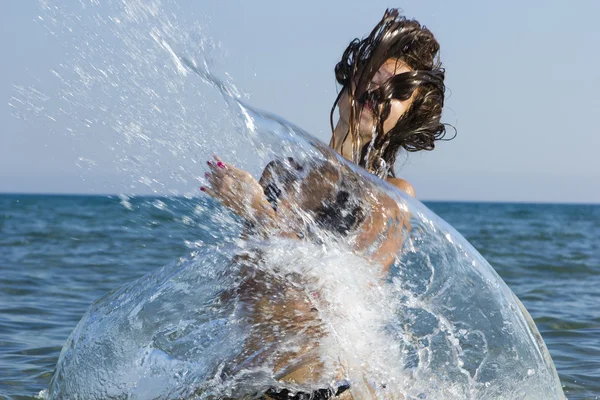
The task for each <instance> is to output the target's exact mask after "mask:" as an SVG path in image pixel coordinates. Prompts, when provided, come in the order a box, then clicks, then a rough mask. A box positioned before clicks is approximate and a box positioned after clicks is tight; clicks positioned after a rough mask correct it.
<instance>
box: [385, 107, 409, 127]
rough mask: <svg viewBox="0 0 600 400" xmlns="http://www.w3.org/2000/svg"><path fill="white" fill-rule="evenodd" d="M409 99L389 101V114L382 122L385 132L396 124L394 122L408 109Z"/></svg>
mask: <svg viewBox="0 0 600 400" xmlns="http://www.w3.org/2000/svg"><path fill="white" fill-rule="evenodd" d="M410 103H411V99H408V100H404V101H400V100H392V101H391V102H390V115H389V116H388V117H387V119H386V120H385V122H384V123H383V128H384V130H385V131H386V132H387V131H389V130H390V129H392V128H393V127H394V126H396V123H397V122H398V120H399V119H400V117H401V116H402V115H403V114H404V113H405V112H406V110H408V108H409V107H410Z"/></svg>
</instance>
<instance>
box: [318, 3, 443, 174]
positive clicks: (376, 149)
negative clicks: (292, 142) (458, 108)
mask: <svg viewBox="0 0 600 400" xmlns="http://www.w3.org/2000/svg"><path fill="white" fill-rule="evenodd" d="M439 49H440V46H439V44H438V42H437V40H436V39H435V37H434V36H433V34H432V33H431V32H430V31H429V29H427V28H425V27H424V26H421V24H420V23H419V22H417V21H415V20H409V19H406V18H405V17H404V16H401V15H400V13H399V11H398V10H397V9H388V10H386V12H385V14H384V15H383V18H382V19H381V21H380V22H379V23H378V24H377V26H375V28H374V29H373V31H372V32H371V33H370V34H369V36H367V37H366V38H364V39H362V40H359V39H354V40H353V41H352V42H350V44H349V45H348V47H347V48H346V50H345V51H344V54H343V55H342V59H341V61H340V62H339V63H338V64H337V65H336V66H335V77H336V80H337V81H338V83H340V84H341V85H342V90H340V93H339V94H338V97H337V98H336V100H335V102H334V104H333V107H332V109H331V113H330V122H331V129H332V132H333V131H334V126H333V114H334V111H335V108H336V107H337V105H338V103H339V101H340V98H341V96H342V94H343V93H344V92H347V94H348V97H349V100H350V121H349V130H348V133H347V134H346V136H345V137H344V139H343V142H345V141H346V140H348V139H350V140H352V152H353V161H354V162H355V163H357V164H358V165H360V166H362V167H364V168H365V169H367V170H368V171H369V172H372V173H374V174H376V175H378V176H380V177H382V178H383V177H386V176H394V171H393V166H394V163H395V161H396V156H397V154H398V152H399V151H400V149H402V148H403V149H405V150H407V151H410V152H414V151H419V150H432V149H433V148H434V142H435V141H436V140H439V139H442V138H443V137H444V135H445V134H446V127H445V125H444V124H442V123H440V117H441V114H442V107H443V106H444V92H445V85H444V69H443V68H442V65H441V63H440V61H439ZM389 59H395V60H397V62H398V63H400V64H401V63H404V64H406V65H407V66H408V67H409V68H410V69H411V71H409V72H405V73H400V74H398V75H395V76H393V77H391V78H390V79H389V80H388V81H386V82H385V83H383V84H381V85H380V86H379V87H378V88H377V89H374V90H369V83H370V82H371V80H372V79H373V76H374V75H375V73H376V72H377V71H378V70H379V68H380V67H381V66H382V65H383V64H384V63H385V62H386V61H387V60H389ZM413 93H414V97H413V102H412V104H411V106H410V108H409V109H408V110H407V111H406V112H405V113H404V114H403V115H402V116H401V117H400V119H399V120H398V122H397V123H396V125H395V126H394V127H393V128H392V129H391V130H390V131H389V132H387V133H385V134H384V131H383V122H384V121H385V120H386V118H387V117H388V115H389V113H390V101H391V100H392V99H397V100H408V99H409V98H410V97H411V96H413ZM366 101H369V102H370V103H371V104H372V105H373V107H372V108H373V114H374V121H375V132H374V135H373V136H374V137H373V139H372V140H371V141H370V142H369V143H361V138H360V135H359V123H360V113H361V112H362V110H363V104H364V103H365V102H366Z"/></svg>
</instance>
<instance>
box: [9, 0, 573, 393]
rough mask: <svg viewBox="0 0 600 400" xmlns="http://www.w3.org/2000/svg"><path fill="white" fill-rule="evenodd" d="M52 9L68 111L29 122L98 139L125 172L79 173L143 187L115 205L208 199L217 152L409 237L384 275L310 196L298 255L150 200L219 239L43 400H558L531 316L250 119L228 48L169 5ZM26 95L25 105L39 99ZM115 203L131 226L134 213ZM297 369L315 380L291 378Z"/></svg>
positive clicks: (454, 249) (432, 222) (489, 276)
mask: <svg viewBox="0 0 600 400" xmlns="http://www.w3.org/2000/svg"><path fill="white" fill-rule="evenodd" d="M43 7H44V16H45V20H47V21H48V22H47V23H48V25H47V26H48V28H49V30H50V31H51V32H52V33H53V34H57V35H66V36H67V37H69V38H71V39H70V40H71V42H70V45H71V46H73V52H72V57H73V58H72V60H71V62H69V63H65V64H64V65H63V66H62V70H61V71H58V70H57V71H55V75H56V77H57V79H59V81H60V82H61V93H60V96H59V99H57V101H56V102H55V103H53V104H52V105H50V104H46V106H45V107H42V108H39V107H38V108H36V110H37V112H39V113H42V114H44V115H46V116H47V117H48V118H50V119H52V120H54V121H62V123H68V126H69V128H68V129H69V130H70V132H73V134H74V135H83V137H87V138H91V136H96V135H100V139H99V142H98V143H99V145H102V146H107V147H109V148H110V149H111V150H112V154H113V155H114V159H109V160H95V159H94V156H93V154H82V155H81V160H85V162H84V161H82V163H84V164H85V165H86V167H85V168H92V169H93V168H95V167H96V166H97V165H99V164H102V163H103V162H104V163H114V165H115V166H116V167H115V169H116V170H118V171H121V172H122V173H124V174H125V175H124V176H125V178H127V179H126V181H127V182H133V183H128V184H126V185H124V188H123V191H129V190H132V189H134V188H139V187H147V188H148V189H149V190H151V191H160V192H167V193H169V192H176V191H177V190H176V188H178V187H185V188H187V191H192V190H193V189H192V188H193V187H194V186H197V184H198V183H201V182H202V180H203V178H201V176H202V173H203V170H202V167H201V165H203V160H205V159H206V158H208V157H209V156H210V154H211V153H212V152H213V151H215V149H216V150H217V151H218V152H219V153H220V154H222V155H223V157H224V158H225V159H226V160H227V161H229V162H232V163H233V164H235V165H237V166H239V167H241V168H244V169H246V170H248V171H250V172H252V173H253V174H255V176H256V175H257V174H258V173H260V171H261V169H262V168H263V167H264V166H265V164H266V163H267V162H269V161H271V160H274V159H279V160H283V161H284V162H285V160H286V159H287V158H288V157H293V159H294V160H295V161H296V162H298V163H300V164H302V165H303V169H302V171H300V172H297V175H298V176H297V178H298V179H299V180H302V179H304V178H306V177H307V176H309V175H310V174H311V173H320V172H321V171H324V170H325V171H329V172H332V173H333V174H337V175H336V176H338V177H342V178H340V179H339V180H337V181H332V182H330V183H331V185H332V186H333V188H334V189H335V190H336V191H338V192H339V191H341V190H342V189H343V190H347V191H349V192H350V193H351V194H352V196H353V197H354V198H355V200H356V201H358V202H363V203H364V204H368V201H369V200H368V199H374V198H381V197H382V196H384V197H385V198H391V199H393V200H394V201H395V202H396V203H397V206H398V208H399V209H400V210H401V214H402V215H403V216H404V217H403V218H404V220H402V221H398V220H394V219H392V218H390V221H389V222H388V231H387V232H385V233H382V237H381V239H382V240H383V239H385V238H386V237H387V236H388V235H397V236H398V240H403V241H404V246H403V247H402V249H401V250H400V251H399V252H398V254H396V257H395V262H394V263H393V265H392V267H391V268H390V270H389V272H387V273H384V271H383V269H382V267H381V266H379V265H378V264H377V263H375V262H373V261H369V259H370V257H371V256H372V255H373V252H374V250H375V249H376V248H377V245H378V244H377V243H376V244H375V245H374V246H371V247H370V248H367V249H365V250H362V251H354V250H352V249H351V247H352V245H353V244H354V243H355V242H356V241H358V240H359V238H357V237H356V235H353V234H350V235H348V236H341V235H340V234H338V233H336V232H335V231H334V230H331V229H325V228H324V227H323V226H322V225H320V224H319V223H317V222H316V218H315V215H314V214H313V213H311V212H310V211H307V210H306V208H305V207H304V206H303V202H302V200H300V199H301V198H302V189H303V188H302V186H301V185H298V186H293V187H292V188H291V189H290V194H289V196H290V199H291V202H290V207H291V209H292V210H293V213H292V214H293V215H292V216H290V221H286V222H288V223H289V226H292V227H294V228H293V229H294V232H295V233H296V234H297V235H298V236H299V237H302V238H304V239H305V240H293V239H285V238H277V237H275V238H270V239H268V240H259V239H252V238H251V239H248V240H242V239H239V237H240V234H241V232H242V229H243V226H242V224H241V222H240V221H239V220H238V219H237V218H235V217H234V216H232V215H231V214H230V213H229V212H227V211H226V210H224V209H222V208H217V211H216V212H215V211H214V209H212V208H209V207H206V206H204V205H203V204H205V203H201V202H199V203H198V204H197V205H196V206H195V208H191V207H188V208H186V209H184V210H183V211H181V210H179V211H175V210H171V209H170V208H169V206H168V205H167V204H166V203H165V202H163V201H161V200H154V201H153V203H152V204H151V206H152V207H154V208H155V209H156V210H157V211H160V212H171V213H177V216H178V218H179V221H180V222H181V224H185V225H190V224H198V225H199V226H201V227H202V228H203V229H206V231H207V234H209V235H210V232H214V231H218V232H219V234H220V235H222V236H223V237H224V239H222V240H216V241H215V242H214V243H203V242H197V241H195V238H193V237H190V238H189V242H188V243H189V247H191V248H192V249H193V252H192V253H191V254H189V255H188V256H187V257H184V258H182V259H181V260H179V261H178V262H174V263H173V264H171V265H168V266H166V267H164V268H161V269H159V270H157V271H154V272H151V273H150V274H148V275H146V276H144V277H143V278H141V279H139V280H137V281H134V282H131V283H127V284H125V285H123V286H122V287H120V288H118V289H116V290H115V291H113V292H110V293H108V294H107V295H105V296H104V297H102V298H101V299H99V300H97V301H96V302H95V303H94V304H93V306H92V307H91V308H90V309H89V310H88V312H87V313H86V314H85V315H84V316H83V318H82V320H81V322H80V323H79V324H78V326H77V328H76V329H75V330H74V331H73V333H72V335H71V336H70V338H69V340H68V342H67V344H66V345H65V346H64V348H63V351H62V353H61V355H60V359H59V361H58V364H57V369H56V372H55V374H54V377H53V379H52V383H51V387H50V389H49V391H48V392H47V393H46V392H44V393H40V396H42V397H47V398H50V399H60V398H85V399H90V400H91V399H106V398H132V399H150V398H165V399H166V398H169V399H170V398H173V399H179V398H206V399H209V398H257V397H259V396H260V395H261V394H262V393H264V392H265V391H267V390H268V389H272V388H287V389H289V390H292V391H303V392H313V391H315V390H318V389H323V388H335V387H338V386H340V385H345V384H349V392H350V393H351V394H352V396H353V397H354V398H356V399H367V398H382V399H384V398H385V399H403V398H406V399H425V398H427V399H516V398H520V399H562V398H563V397H564V396H563V394H562V389H561V388H560V382H559V381H558V377H557V374H556V371H555V369H554V365H553V363H552V360H551V359H550V357H549V355H548V352H547V350H546V347H545V345H544V343H543V341H542V340H541V337H540V336H539V334H538V333H537V329H536V328H535V325H534V324H533V322H532V320H531V318H530V317H529V315H528V313H527V312H526V311H525V309H524V308H523V307H522V305H521V303H520V302H519V301H518V299H517V298H516V297H515V296H514V295H513V294H512V292H511V291H510V290H509V289H508V287H507V286H506V285H505V284H504V282H502V280H501V279H500V278H499V277H498V275H497V274H496V273H495V272H494V271H493V269H492V268H491V267H490V265H489V264H488V263H487V262H486V261H485V260H484V259H483V258H482V257H481V256H480V255H479V254H478V253H477V252H476V251H475V250H474V249H473V248H472V246H470V245H469V244H468V243H467V242H466V241H465V240H464V238H462V237H461V236H460V235H459V234H458V233H457V232H456V231H455V230H454V229H452V228H451V227H450V226H448V225H447V224H446V223H444V222H443V221H442V220H440V219H439V218H438V217H437V216H436V215H435V214H433V213H432V212H431V211H429V210H428V209H427V208H426V207H425V206H423V205H422V204H421V203H419V202H418V201H416V200H413V199H410V198H405V197H404V196H403V195H402V194H401V193H398V192H397V191H396V190H394V189H393V188H391V187H390V186H389V185H387V184H386V183H385V182H382V181H380V180H378V179H377V178H375V177H373V176H370V175H368V174H365V173H364V171H362V170H361V169H359V168H357V167H355V166H353V165H349V164H348V163H346V162H345V161H344V160H342V159H341V158H339V157H338V156H337V155H336V154H334V153H333V152H332V151H331V150H329V149H328V148H327V146H325V145H323V144H322V143H319V142H318V141H317V140H316V139H314V138H312V137H310V136H309V135H307V134H306V133H304V132H302V131H301V130H300V129H298V128H296V127H294V126H292V125H290V124H289V123H287V122H285V121H282V120H281V119H279V118H277V117H275V116H269V115H267V114H265V113H260V112H257V111H255V110H253V109H252V108H250V107H248V106H246V105H245V104H244V103H243V101H242V100H243V99H244V97H245V96H244V95H243V94H241V92H240V91H239V90H238V89H237V88H236V87H235V86H234V85H233V83H232V82H231V79H230V78H228V77H227V75H226V74H222V75H224V76H225V78H223V77H218V76H217V75H220V74H218V73H215V72H213V69H215V67H214V64H215V62H214V61H213V57H214V56H215V54H217V53H218V52H219V51H220V50H219V46H218V44H216V43H214V42H213V41H212V40H211V39H210V37H209V36H208V35H207V34H206V33H205V30H206V28H205V27H204V26H202V25H200V24H198V23H192V22H189V21H186V20H185V19H184V18H183V17H182V16H180V15H177V7H176V5H175V4H172V3H169V4H168V6H167V5H165V4H162V3H161V2H159V1H141V0H135V1H107V2H102V3H100V2H95V1H89V2H85V1H82V2H80V9H77V10H71V9H69V10H67V9H66V8H65V7H64V6H62V5H57V4H54V3H53V2H50V1H47V2H44V5H43ZM92 60H93V61H92ZM217 70H218V68H217ZM20 93H21V95H22V96H23V98H24V99H26V100H27V101H23V103H24V104H25V103H27V104H35V103H36V101H38V100H39V99H41V98H42V97H41V96H39V95H38V94H35V93H34V92H33V91H31V90H26V89H24V90H22V91H21V92H20ZM31 93H34V95H32V94H31ZM36 99H37V100H36ZM44 101H46V100H44ZM115 135H116V136H115ZM90 140H91V139H90ZM120 201H121V204H122V205H123V207H125V208H127V209H131V210H132V211H135V210H134V209H133V207H132V204H131V202H130V199H129V198H128V197H127V196H125V195H123V196H121V197H120ZM366 211H367V215H366V218H369V213H368V211H369V208H368V207H366ZM299 221H300V222H301V223H299ZM213 236H214V237H215V238H216V235H213ZM282 310H284V312H282ZM305 367H306V368H309V369H310V371H312V373H311V374H304V379H302V380H297V381H296V382H290V381H289V380H286V379H284V377H285V376H287V375H288V374H290V373H293V372H294V371H297V370H301V369H302V368H305Z"/></svg>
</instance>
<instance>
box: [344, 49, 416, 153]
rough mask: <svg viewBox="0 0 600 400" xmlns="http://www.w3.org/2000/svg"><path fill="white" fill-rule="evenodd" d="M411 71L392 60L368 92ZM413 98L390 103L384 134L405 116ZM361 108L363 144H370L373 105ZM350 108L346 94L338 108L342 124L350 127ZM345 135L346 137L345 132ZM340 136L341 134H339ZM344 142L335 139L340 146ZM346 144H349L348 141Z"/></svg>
mask: <svg viewBox="0 0 600 400" xmlns="http://www.w3.org/2000/svg"><path fill="white" fill-rule="evenodd" d="M410 71H411V69H410V67H408V65H406V64H405V63H404V62H402V61H399V60H397V59H393V58H390V59H389V60H387V61H386V62H385V63H384V64H383V65H382V66H381V67H380V68H379V70H378V71H377V72H376V73H375V75H374V76H373V79H372V80H371V82H370V83H369V86H368V87H367V91H370V90H373V89H376V88H378V87H379V86H380V85H382V84H384V83H385V82H387V81H388V80H389V79H390V78H392V77H393V76H395V75H398V74H401V73H404V72H410ZM413 98H414V93H413V96H411V97H410V98H409V99H407V100H397V99H392V100H391V101H390V113H389V115H388V117H387V118H386V120H385V121H384V122H383V132H384V133H387V132H389V131H390V130H391V129H392V128H393V127H394V126H396V123H397V122H398V119H400V117H401V116H402V114H404V113H405V112H406V110H408V108H409V107H410V105H411V104H412V102H413ZM360 106H362V110H361V112H360V122H359V133H360V137H361V140H362V143H368V142H370V141H371V139H372V135H373V127H374V125H375V123H376V121H375V118H374V115H373V110H372V108H371V104H369V102H366V103H365V104H360ZM350 107H351V106H350V98H349V97H348V93H347V92H344V93H343V94H342V97H340V101H339V103H338V108H339V113H340V122H341V123H343V124H345V126H349V123H350ZM343 134H344V135H345V132H344V133H343ZM338 135H341V134H340V133H338ZM342 140H343V137H340V138H338V137H335V142H336V144H338V145H339V144H341V141H342ZM346 142H348V140H347V141H346ZM336 147H337V146H336Z"/></svg>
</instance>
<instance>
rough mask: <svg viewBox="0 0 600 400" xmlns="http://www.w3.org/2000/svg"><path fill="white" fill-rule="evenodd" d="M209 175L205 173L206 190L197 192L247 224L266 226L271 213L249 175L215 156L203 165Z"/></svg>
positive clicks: (272, 212)
mask: <svg viewBox="0 0 600 400" xmlns="http://www.w3.org/2000/svg"><path fill="white" fill-rule="evenodd" d="M207 164H208V167H209V169H210V172H207V173H206V175H205V176H206V178H207V180H208V182H209V186H203V187H201V188H200V190H202V191H203V192H205V193H207V194H208V195H209V196H211V197H213V198H214V199H216V200H218V201H220V202H221V204H223V205H224V206H225V207H227V208H229V209H230V210H231V211H233V212H234V213H236V214H237V215H239V216H240V217H242V218H244V219H246V220H247V221H249V222H250V223H253V224H256V223H261V224H263V225H264V224H265V222H267V224H268V225H269V224H270V223H271V222H272V221H271V220H272V219H273V218H274V213H275V212H274V210H273V208H272V207H271V205H270V204H269V202H268V201H267V199H266V197H265V195H264V192H263V188H262V186H260V184H259V183H258V182H257V181H256V179H254V177H253V176H252V175H250V173H248V172H247V171H244V170H242V169H239V168H236V167H234V166H232V165H229V164H225V163H224V162H223V161H221V159H220V158H219V157H217V156H215V157H214V160H212V161H208V162H207Z"/></svg>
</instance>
